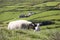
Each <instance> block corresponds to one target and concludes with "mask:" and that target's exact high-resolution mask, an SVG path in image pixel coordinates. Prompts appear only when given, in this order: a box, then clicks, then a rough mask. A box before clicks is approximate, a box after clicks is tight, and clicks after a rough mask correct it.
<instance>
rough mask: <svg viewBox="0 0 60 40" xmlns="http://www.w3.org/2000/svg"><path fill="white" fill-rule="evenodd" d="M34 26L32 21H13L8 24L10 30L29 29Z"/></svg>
mask: <svg viewBox="0 0 60 40" xmlns="http://www.w3.org/2000/svg"><path fill="white" fill-rule="evenodd" d="M30 24H32V22H30V21H26V20H17V21H12V22H10V23H9V24H8V29H10V30H12V29H25V28H26V29H28V28H29V27H28V26H29V25H30Z"/></svg>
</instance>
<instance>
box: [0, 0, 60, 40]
mask: <svg viewBox="0 0 60 40" xmlns="http://www.w3.org/2000/svg"><path fill="white" fill-rule="evenodd" d="M44 1H46V0H25V1H23V2H22V3H20V1H19V0H16V1H15V0H13V2H10V1H9V2H8V1H7V0H5V1H3V3H5V4H4V5H6V6H4V5H2V4H1V5H0V7H1V6H2V7H1V8H0V40H50V39H49V37H50V35H52V33H54V34H55V32H57V31H58V32H60V10H49V11H46V8H45V7H46V6H56V5H57V4H58V3H60V2H56V1H57V0H56V1H55V2H46V3H42V2H44ZM6 2H7V3H6ZM8 4H9V5H8ZM40 7H41V9H40ZM29 11H32V12H35V13H36V14H34V15H32V16H30V17H28V18H19V15H21V14H22V13H23V14H28V13H29ZM14 20H32V21H34V20H38V21H39V22H41V21H45V20H50V21H54V22H55V24H51V25H45V26H40V29H41V30H40V31H38V32H34V30H32V29H31V30H7V25H8V23H9V22H10V21H14ZM35 22H36V21H35ZM53 40H54V39H53Z"/></svg>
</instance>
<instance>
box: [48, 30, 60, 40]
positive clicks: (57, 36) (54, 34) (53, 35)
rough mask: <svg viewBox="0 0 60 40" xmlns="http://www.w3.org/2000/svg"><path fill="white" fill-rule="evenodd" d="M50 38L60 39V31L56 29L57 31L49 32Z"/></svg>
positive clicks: (50, 39) (53, 39)
mask: <svg viewBox="0 0 60 40" xmlns="http://www.w3.org/2000/svg"><path fill="white" fill-rule="evenodd" d="M49 35H50V36H49V40H60V32H59V31H56V32H52V33H50V34H49Z"/></svg>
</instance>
